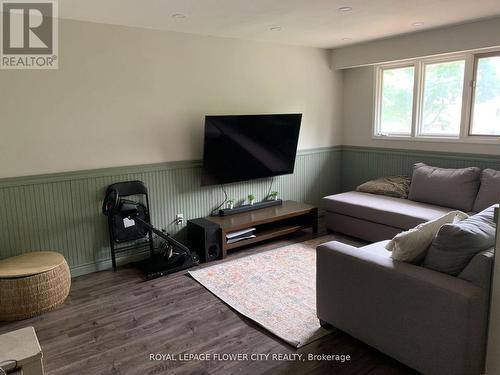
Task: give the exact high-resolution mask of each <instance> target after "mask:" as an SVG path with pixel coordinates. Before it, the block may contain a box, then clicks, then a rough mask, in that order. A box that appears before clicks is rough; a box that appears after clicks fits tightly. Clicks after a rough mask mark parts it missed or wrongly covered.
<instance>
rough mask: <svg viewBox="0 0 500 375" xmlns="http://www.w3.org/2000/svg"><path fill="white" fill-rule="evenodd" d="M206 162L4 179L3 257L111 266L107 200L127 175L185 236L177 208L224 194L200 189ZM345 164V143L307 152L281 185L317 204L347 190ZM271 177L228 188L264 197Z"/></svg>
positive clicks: (0, 205)
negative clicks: (55, 256)
mask: <svg viewBox="0 0 500 375" xmlns="http://www.w3.org/2000/svg"><path fill="white" fill-rule="evenodd" d="M200 167H201V163H200V162H197V161H187V162H172V163H164V164H155V165H145V166H132V167H124V168H122V167H121V168H111V169H100V170H94V171H82V172H70V173H60V174H54V175H42V176H32V177H20V178H7V179H1V180H0V209H1V210H2V212H3V213H4V214H5V216H4V217H3V218H2V225H1V226H0V258H1V259H3V258H6V257H9V256H14V255H19V254H22V253H25V252H29V251H39V250H56V251H59V252H61V253H63V254H64V255H65V257H66V259H67V260H68V263H69V264H70V267H71V269H72V274H73V275H79V274H84V273H88V272H93V271H96V270H100V269H106V268H109V267H110V260H109V259H110V256H109V246H108V234H107V226H106V218H105V217H104V216H103V215H102V214H101V211H100V210H101V202H102V199H103V195H104V191H105V189H106V187H107V186H108V185H110V184H112V183H114V182H118V181H126V180H136V179H137V180H142V181H144V182H145V183H146V185H147V186H148V188H149V192H150V197H151V206H152V207H151V211H152V221H153V224H154V225H155V226H157V227H159V228H165V229H167V231H169V232H170V233H174V234H177V235H178V236H180V238H181V239H182V229H183V227H184V226H177V225H174V224H173V223H172V221H173V220H174V217H175V214H176V213H183V214H184V216H185V218H186V219H190V218H195V217H201V216H206V215H208V214H209V213H210V211H211V210H212V208H214V207H215V206H217V204H218V203H219V202H221V200H222V199H223V193H222V190H221V188H220V187H218V186H215V187H204V188H201V187H200V183H199V181H200V172H201V169H200ZM340 167H341V150H340V148H338V147H334V148H325V149H315V150H305V151H300V152H299V153H298V155H297V160H296V165H295V172H294V174H293V175H287V176H280V177H276V178H275V180H274V187H273V190H277V191H279V192H280V195H281V197H282V198H283V199H292V200H297V201H303V202H309V203H313V204H317V203H318V202H319V199H320V198H321V197H322V196H324V195H326V194H329V193H332V192H336V191H339V189H340V181H339V179H338V177H339V175H340ZM270 181H271V179H261V180H256V181H251V182H246V183H237V184H230V185H227V186H226V190H227V192H228V194H229V196H230V197H232V198H234V199H235V200H236V201H239V200H241V201H243V200H244V199H245V198H246V196H247V195H248V194H250V193H252V194H254V195H255V196H256V197H257V199H263V198H264V197H265V195H266V193H267V191H268V189H269V184H270ZM179 231H180V233H178V232H179ZM125 258H126V260H129V259H130V257H129V256H125ZM124 260H125V259H122V261H124Z"/></svg>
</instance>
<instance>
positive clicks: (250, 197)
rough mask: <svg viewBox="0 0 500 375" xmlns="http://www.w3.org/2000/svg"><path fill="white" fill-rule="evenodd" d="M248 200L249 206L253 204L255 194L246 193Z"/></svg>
mask: <svg viewBox="0 0 500 375" xmlns="http://www.w3.org/2000/svg"><path fill="white" fill-rule="evenodd" d="M248 202H249V203H250V205H251V206H253V204H254V202H255V195H253V194H248Z"/></svg>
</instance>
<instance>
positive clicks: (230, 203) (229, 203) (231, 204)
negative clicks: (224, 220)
mask: <svg viewBox="0 0 500 375" xmlns="http://www.w3.org/2000/svg"><path fill="white" fill-rule="evenodd" d="M226 208H229V209H230V210H232V209H233V208H234V199H228V201H227V202H226Z"/></svg>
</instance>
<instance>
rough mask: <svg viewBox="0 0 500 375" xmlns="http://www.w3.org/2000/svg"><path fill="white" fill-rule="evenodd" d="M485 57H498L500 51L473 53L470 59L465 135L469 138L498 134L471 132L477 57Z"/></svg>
mask: <svg viewBox="0 0 500 375" xmlns="http://www.w3.org/2000/svg"><path fill="white" fill-rule="evenodd" d="M485 57H500V51H490V52H485V53H477V54H475V55H474V61H472V66H473V72H472V80H471V88H472V90H471V96H470V106H469V118H468V126H467V129H466V131H467V137H469V138H472V139H474V138H498V139H499V140H500V137H499V136H498V135H487V134H472V121H473V120H474V105H475V95H476V90H475V89H476V81H477V68H478V62H479V59H481V58H485Z"/></svg>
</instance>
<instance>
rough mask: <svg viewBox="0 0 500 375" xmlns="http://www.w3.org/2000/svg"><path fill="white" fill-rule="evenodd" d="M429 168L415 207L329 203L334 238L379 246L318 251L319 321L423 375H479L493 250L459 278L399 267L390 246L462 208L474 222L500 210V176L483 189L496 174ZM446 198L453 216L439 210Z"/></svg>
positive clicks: (364, 198) (362, 199) (353, 200)
mask: <svg viewBox="0 0 500 375" xmlns="http://www.w3.org/2000/svg"><path fill="white" fill-rule="evenodd" d="M422 166H423V165H420V164H418V165H416V166H415V171H416V172H417V173H415V171H414V174H413V181H412V185H413V184H414V183H415V182H417V183H416V184H415V185H413V186H412V188H413V191H412V190H411V188H410V194H409V198H410V199H400V198H393V197H387V196H380V195H374V194H368V193H362V192H348V193H342V194H336V195H332V196H328V197H325V198H324V199H323V201H322V208H323V209H324V210H325V211H326V221H327V228H328V229H329V230H331V231H334V232H340V233H343V234H347V235H350V236H354V237H358V238H362V239H364V240H367V241H371V242H375V243H372V244H370V245H367V246H364V247H361V248H355V247H353V246H350V245H346V244H343V243H340V242H336V241H333V242H329V243H325V244H322V245H321V246H319V247H318V248H317V315H318V318H319V319H320V321H321V322H322V324H329V325H333V326H334V327H336V328H338V329H341V330H343V331H345V332H347V333H349V334H351V335H352V336H354V337H356V338H358V339H360V340H362V341H364V342H366V343H367V344H369V345H371V346H373V347H375V348H377V349H379V350H380V351H382V352H384V353H386V354H388V355H390V356H392V357H394V358H395V359H397V360H399V361H400V362H402V363H404V364H406V365H408V366H410V367H412V368H414V369H416V370H418V371H420V372H422V373H423V374H436V375H437V374H439V375H442V374H453V375H478V374H481V373H482V370H483V365H484V357H485V346H486V330H487V314H488V308H489V293H490V292H489V287H490V279H491V272H492V271H491V270H492V265H493V249H486V250H484V251H481V252H479V253H477V254H476V255H475V256H473V258H472V260H470V262H469V263H468V265H467V266H466V267H465V268H464V269H463V270H462V271H461V272H460V273H459V274H458V275H457V276H451V275H449V274H445V273H441V272H437V271H435V270H432V269H429V268H425V267H423V266H422V264H410V263H404V262H398V261H395V260H393V259H392V258H391V253H390V252H389V251H387V250H386V249H385V245H386V244H387V242H388V240H389V239H391V238H392V237H393V236H394V235H396V234H397V233H399V232H401V231H404V230H407V229H410V228H413V227H415V226H416V225H418V224H419V223H423V222H426V221H429V220H432V219H435V218H438V217H440V216H442V215H443V214H445V213H447V212H449V211H452V210H456V209H457V208H458V207H460V209H462V210H463V211H467V212H469V213H471V212H475V211H481V210H482V209H484V208H485V207H488V205H491V204H494V203H497V202H498V200H500V173H498V174H493V175H494V176H495V178H498V179H497V180H491V179H490V180H488V181H486V180H483V181H482V183H481V179H482V178H488V173H489V175H491V170H487V171H486V173H485V172H484V171H483V172H481V171H480V170H479V169H478V168H475V169H474V168H472V169H467V170H441V169H439V168H435V169H432V168H433V167H428V166H423V167H422ZM420 168H423V169H422V170H421V169H420ZM426 168H427V169H426ZM428 168H431V169H430V170H429V169H428ZM457 171H458V172H457ZM421 172H424V173H423V174H424V176H423V177H424V178H423V179H422V176H419V175H418V174H419V173H421ZM493 172H494V171H493ZM426 174H427V175H426ZM440 174H441V175H440ZM485 175H486V177H484V176H485ZM436 177H437V178H436ZM443 178H444V181H442V180H443ZM447 179H448V181H447ZM492 181H493V182H494V183H492ZM440 183H442V184H441V187H440V186H439V184H440ZM482 185H483V186H482ZM415 187H417V188H418V189H421V190H422V189H423V191H415ZM485 189H487V190H488V191H486V190H485ZM491 189H494V190H495V189H496V191H494V192H493V193H492V192H491ZM481 190H483V192H481ZM412 197H414V198H415V197H417V198H418V199H420V200H422V201H418V200H417V199H412ZM440 199H442V201H443V202H445V203H446V205H448V207H446V205H445V204H443V205H437V204H435V202H439V201H440ZM429 202H433V203H429ZM491 212H492V210H491ZM491 223H492V225H494V224H493V218H491ZM493 233H494V227H493ZM377 241H378V242H377Z"/></svg>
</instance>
